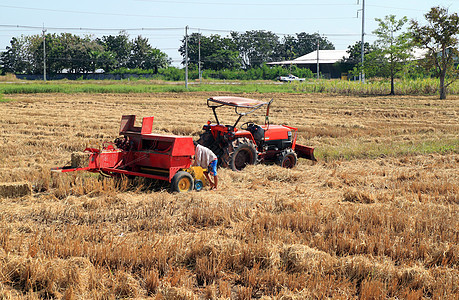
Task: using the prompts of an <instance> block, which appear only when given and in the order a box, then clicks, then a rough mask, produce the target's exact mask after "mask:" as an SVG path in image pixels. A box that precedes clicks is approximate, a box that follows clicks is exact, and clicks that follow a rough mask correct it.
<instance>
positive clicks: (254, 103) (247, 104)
mask: <svg viewBox="0 0 459 300" xmlns="http://www.w3.org/2000/svg"><path fill="white" fill-rule="evenodd" d="M207 101H210V102H215V103H218V104H220V105H228V106H233V107H242V108H252V109H256V108H259V107H261V106H263V105H268V104H269V103H270V102H271V101H260V100H255V99H249V98H243V97H210V98H209V99H207ZM209 106H210V105H209Z"/></svg>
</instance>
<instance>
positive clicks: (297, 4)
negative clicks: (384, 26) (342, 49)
mask: <svg viewBox="0 0 459 300" xmlns="http://www.w3.org/2000/svg"><path fill="white" fill-rule="evenodd" d="M137 1H139V2H155V3H168V4H169V3H176V4H192V5H224V6H282V7H285V6H355V5H356V4H355V3H290V2H289V3H247V2H233V3H225V2H201V1H164V0H137Z"/></svg>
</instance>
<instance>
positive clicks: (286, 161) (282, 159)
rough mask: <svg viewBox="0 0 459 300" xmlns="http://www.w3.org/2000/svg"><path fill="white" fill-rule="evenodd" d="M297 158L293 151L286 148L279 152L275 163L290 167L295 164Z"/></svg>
mask: <svg viewBox="0 0 459 300" xmlns="http://www.w3.org/2000/svg"><path fill="white" fill-rule="evenodd" d="M297 160H298V157H297V156H296V153H295V151H293V150H292V149H287V150H284V151H282V152H281V153H280V154H279V156H278V158H277V164H278V165H279V166H281V167H283V168H287V169H291V168H293V167H294V166H295V165H296V162H297Z"/></svg>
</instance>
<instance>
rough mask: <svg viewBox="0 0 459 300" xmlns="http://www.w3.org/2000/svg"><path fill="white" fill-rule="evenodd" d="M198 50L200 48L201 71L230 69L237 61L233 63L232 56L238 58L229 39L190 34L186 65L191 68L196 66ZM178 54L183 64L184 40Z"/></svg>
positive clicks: (235, 48)
mask: <svg viewBox="0 0 459 300" xmlns="http://www.w3.org/2000/svg"><path fill="white" fill-rule="evenodd" d="M199 44H200V45H201V47H199ZM199 48H201V49H200V51H201V66H202V68H203V69H213V70H221V69H231V68H233V66H234V65H237V61H236V62H235V61H234V54H235V53H236V54H237V56H239V52H237V47H236V44H235V43H234V42H233V40H232V39H231V38H228V37H221V36H220V35H218V34H213V35H211V36H209V37H207V36H204V35H202V34H200V33H192V34H191V35H190V36H189V37H188V63H189V65H190V66H191V67H197V66H198V63H199ZM179 52H180V54H181V55H182V57H183V60H182V64H185V38H183V40H182V45H181V46H180V48H179ZM230 54H231V55H230ZM227 59H229V60H227Z"/></svg>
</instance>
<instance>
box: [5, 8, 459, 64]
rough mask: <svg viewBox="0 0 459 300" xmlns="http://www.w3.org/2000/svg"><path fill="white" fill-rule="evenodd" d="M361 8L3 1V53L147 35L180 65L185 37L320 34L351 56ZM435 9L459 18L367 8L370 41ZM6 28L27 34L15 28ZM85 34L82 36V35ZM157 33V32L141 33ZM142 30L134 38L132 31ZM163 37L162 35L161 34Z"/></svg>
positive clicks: (419, 10) (358, 36)
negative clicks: (40, 43) (63, 39)
mask: <svg viewBox="0 0 459 300" xmlns="http://www.w3.org/2000/svg"><path fill="white" fill-rule="evenodd" d="M362 1H363V0H360V3H359V4H357V2H358V1H357V0H306V1H296V0H290V1H279V0H277V1H274V0H262V1H261V0H236V1H223V0H177V1H175V0H162V1H161V0H160V1H156V0H123V1H121V0H111V1H109V0H78V1H75V0H73V1H66V0H60V1H55V0H54V1H53V0H41V1H37V0H14V1H12V0H8V1H6V0H0V50H5V49H6V47H7V46H9V45H10V40H11V38H12V37H15V36H21V35H33V34H38V33H41V29H40V28H23V26H30V27H42V26H44V27H45V29H47V31H48V32H56V33H60V32H71V33H74V34H79V35H84V34H91V35H93V36H94V37H99V36H103V35H117V34H118V32H119V30H121V29H126V30H127V32H128V33H129V35H130V37H131V38H134V37H136V36H137V35H142V36H144V37H147V38H148V39H149V42H150V44H151V45H152V46H153V47H156V48H158V49H160V50H162V51H163V52H166V53H167V54H168V55H169V57H170V58H172V59H173V61H174V63H173V64H174V65H178V64H179V62H180V60H181V57H180V54H179V53H178V48H179V46H180V44H181V42H180V41H181V39H182V38H183V36H184V34H185V29H184V28H185V26H187V25H188V26H189V27H190V28H191V29H190V30H189V33H192V32H198V29H199V30H200V32H201V33H202V34H204V35H210V34H219V35H221V36H226V35H227V34H228V33H229V31H240V32H244V31H247V30H268V31H272V32H274V33H276V34H278V35H279V36H281V37H282V35H284V34H290V35H294V34H295V33H300V32H307V33H315V32H318V33H320V34H322V35H324V36H326V37H327V38H328V39H329V40H330V41H331V42H332V43H333V44H334V45H335V48H336V49H347V46H348V45H351V44H354V43H355V42H356V41H359V40H360V39H361V30H362V27H361V26H362V20H361V12H359V15H358V18H357V12H358V11H359V10H360V9H361V4H362ZM433 6H443V7H447V8H449V9H450V12H458V11H459V0H447V1H443V0H440V1H429V0H398V1H397V0H385V1H381V0H379V1H377V0H365V33H366V36H365V41H368V42H370V43H371V42H373V41H374V39H375V37H374V36H373V35H372V34H371V33H372V31H373V30H374V29H375V28H376V26H377V23H376V22H375V18H384V16H386V15H389V14H394V15H396V16H397V17H398V18H400V17H402V16H407V17H408V18H409V19H417V20H419V21H420V22H421V23H423V21H424V17H423V15H424V14H425V13H426V12H427V11H429V9H430V8H431V7H433ZM4 25H8V26H9V25H14V26H20V27H19V28H18V27H16V28H12V27H8V26H4ZM76 28H82V29H78V30H77V29H76ZM139 28H150V29H151V28H154V29H155V30H137V29H139ZM133 29H135V30H133ZM156 29H158V30H156Z"/></svg>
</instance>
